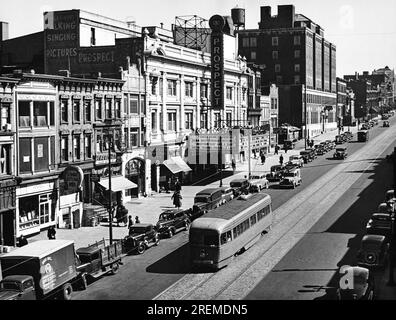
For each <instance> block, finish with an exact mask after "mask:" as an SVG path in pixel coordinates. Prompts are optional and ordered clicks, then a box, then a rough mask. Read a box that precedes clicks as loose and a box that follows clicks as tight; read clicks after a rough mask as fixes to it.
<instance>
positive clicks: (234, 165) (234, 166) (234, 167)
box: [231, 158, 236, 175]
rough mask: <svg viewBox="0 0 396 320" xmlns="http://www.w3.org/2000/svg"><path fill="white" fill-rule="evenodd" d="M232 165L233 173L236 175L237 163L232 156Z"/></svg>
mask: <svg viewBox="0 0 396 320" xmlns="http://www.w3.org/2000/svg"><path fill="white" fill-rule="evenodd" d="M231 167H232V174H233V175H234V174H235V171H236V163H235V159H234V158H232V160H231Z"/></svg>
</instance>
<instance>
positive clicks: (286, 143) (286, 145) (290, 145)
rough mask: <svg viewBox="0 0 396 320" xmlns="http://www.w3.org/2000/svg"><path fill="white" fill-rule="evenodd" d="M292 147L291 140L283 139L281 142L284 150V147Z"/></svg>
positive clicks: (293, 145) (288, 148)
mask: <svg viewBox="0 0 396 320" xmlns="http://www.w3.org/2000/svg"><path fill="white" fill-rule="evenodd" d="M294 147H295V143H294V142H293V141H291V140H285V141H284V142H283V149H285V150H286V148H287V150H292V149H294Z"/></svg>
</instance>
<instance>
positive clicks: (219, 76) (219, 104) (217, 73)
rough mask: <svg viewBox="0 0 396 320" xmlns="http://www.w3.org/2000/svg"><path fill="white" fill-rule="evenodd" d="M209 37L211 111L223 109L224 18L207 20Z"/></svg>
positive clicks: (216, 16) (216, 17)
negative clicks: (210, 33) (210, 30)
mask: <svg viewBox="0 0 396 320" xmlns="http://www.w3.org/2000/svg"><path fill="white" fill-rule="evenodd" d="M209 25H210V27H211V29H212V35H211V64H212V78H211V100H212V109H215V110H223V109H224V34H223V27H224V25H225V21H224V18H223V17H222V16H220V15H214V16H213V17H212V18H210V20H209Z"/></svg>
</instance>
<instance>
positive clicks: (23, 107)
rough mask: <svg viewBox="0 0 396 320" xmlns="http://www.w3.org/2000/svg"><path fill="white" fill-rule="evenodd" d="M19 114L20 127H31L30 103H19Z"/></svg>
mask: <svg viewBox="0 0 396 320" xmlns="http://www.w3.org/2000/svg"><path fill="white" fill-rule="evenodd" d="M18 113H19V126H20V127H22V128H26V127H30V126H31V123H30V102H29V101H19V102H18Z"/></svg>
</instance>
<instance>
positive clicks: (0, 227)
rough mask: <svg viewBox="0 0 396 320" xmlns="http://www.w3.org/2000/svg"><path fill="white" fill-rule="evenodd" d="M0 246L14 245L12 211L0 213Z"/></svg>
mask: <svg viewBox="0 0 396 320" xmlns="http://www.w3.org/2000/svg"><path fill="white" fill-rule="evenodd" d="M1 239H2V243H1V242H0V244H2V245H5V246H14V245H15V228H14V210H12V211H7V212H3V213H0V240H1Z"/></svg>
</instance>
